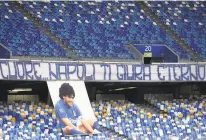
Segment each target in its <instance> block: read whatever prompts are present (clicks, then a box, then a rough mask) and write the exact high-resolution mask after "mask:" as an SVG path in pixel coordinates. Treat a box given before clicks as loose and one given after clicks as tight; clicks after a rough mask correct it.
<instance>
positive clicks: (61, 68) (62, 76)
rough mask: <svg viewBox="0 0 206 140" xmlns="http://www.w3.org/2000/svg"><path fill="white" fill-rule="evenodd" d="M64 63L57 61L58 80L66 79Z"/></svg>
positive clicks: (65, 65)
mask: <svg viewBox="0 0 206 140" xmlns="http://www.w3.org/2000/svg"><path fill="white" fill-rule="evenodd" d="M67 66H68V65H67V64H66V63H59V64H58V66H57V67H58V68H57V69H58V75H59V80H67V79H68V75H67V74H68V71H67V70H68V68H67Z"/></svg>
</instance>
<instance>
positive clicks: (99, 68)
mask: <svg viewBox="0 0 206 140" xmlns="http://www.w3.org/2000/svg"><path fill="white" fill-rule="evenodd" d="M0 79H2V80H43V81H50V80H81V81H113V82H114V81H124V82H127V81H136V82H143V81H145V82H148V81H149V82H157V81H174V82H176V81H206V64H205V63H204V64H155V65H144V64H108V63H93V64H91V63H84V64H83V63H69V62H35V61H33V62H31V61H30V62H29V61H28V62H22V61H11V60H0Z"/></svg>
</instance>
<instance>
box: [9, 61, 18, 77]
mask: <svg viewBox="0 0 206 140" xmlns="http://www.w3.org/2000/svg"><path fill="white" fill-rule="evenodd" d="M8 64H9V79H10V80H17V79H18V78H17V70H16V65H15V63H14V62H8Z"/></svg>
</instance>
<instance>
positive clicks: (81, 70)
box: [77, 64, 86, 80]
mask: <svg viewBox="0 0 206 140" xmlns="http://www.w3.org/2000/svg"><path fill="white" fill-rule="evenodd" d="M85 69H86V67H85V64H77V78H78V79H79V80H85V76H86V70H85Z"/></svg>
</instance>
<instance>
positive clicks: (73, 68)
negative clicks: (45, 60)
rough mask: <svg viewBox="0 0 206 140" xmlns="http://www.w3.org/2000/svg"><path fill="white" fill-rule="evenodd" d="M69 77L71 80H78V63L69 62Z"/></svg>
mask: <svg viewBox="0 0 206 140" xmlns="http://www.w3.org/2000/svg"><path fill="white" fill-rule="evenodd" d="M68 77H69V79H70V80H78V77H77V64H68Z"/></svg>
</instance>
